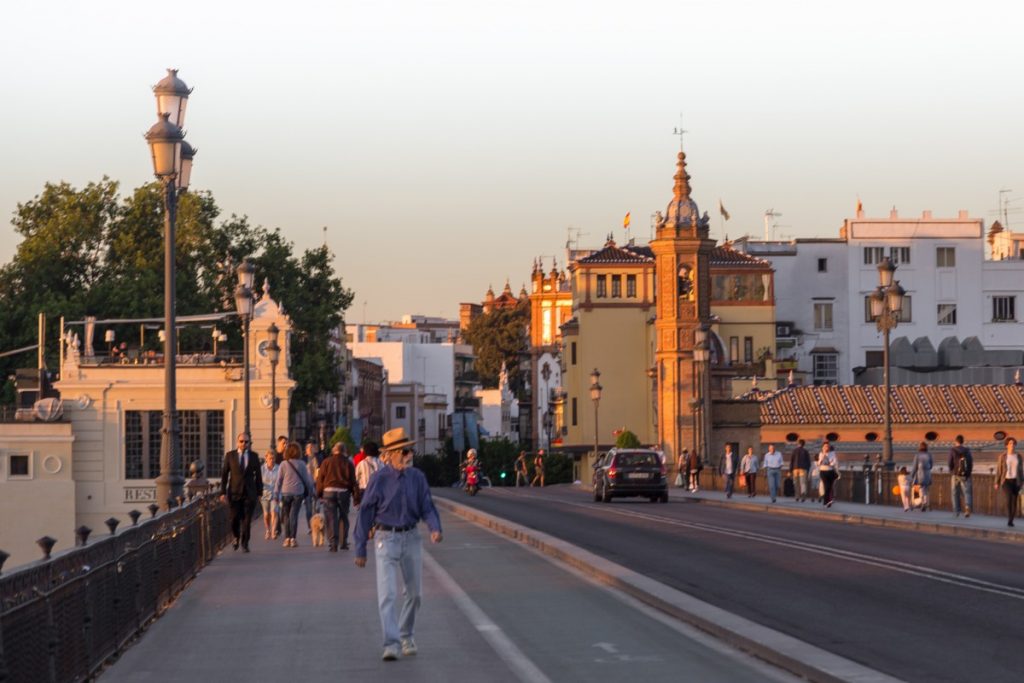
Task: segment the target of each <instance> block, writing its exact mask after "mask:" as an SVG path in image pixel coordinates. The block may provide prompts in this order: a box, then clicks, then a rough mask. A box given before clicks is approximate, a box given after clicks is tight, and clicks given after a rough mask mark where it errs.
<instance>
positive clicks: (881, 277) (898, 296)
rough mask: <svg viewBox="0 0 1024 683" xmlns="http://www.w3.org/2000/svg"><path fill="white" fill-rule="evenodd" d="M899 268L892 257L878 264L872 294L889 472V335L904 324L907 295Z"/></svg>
mask: <svg viewBox="0 0 1024 683" xmlns="http://www.w3.org/2000/svg"><path fill="white" fill-rule="evenodd" d="M895 272H896V264H895V263H893V262H892V261H891V260H890V259H889V257H888V256H886V257H885V258H883V259H882V262H881V263H879V264H878V288H877V289H875V291H874V292H873V293H872V294H871V317H872V318H874V319H875V324H876V325H877V326H878V331H879V332H881V333H882V344H883V346H882V365H883V366H884V367H883V370H882V373H883V382H884V384H885V440H884V441H883V442H882V457H883V459H884V460H885V467H886V469H889V470H891V469H893V468H894V467H895V463H894V461H893V452H892V380H891V379H890V377H889V332H890V331H892V330H893V329H894V328H895V327H896V326H897V325H898V324H899V322H900V315H901V313H902V311H903V296H904V295H905V294H906V293H907V292H906V290H905V289H903V288H902V287H900V281H899V280H893V279H892V278H893V274H894V273H895Z"/></svg>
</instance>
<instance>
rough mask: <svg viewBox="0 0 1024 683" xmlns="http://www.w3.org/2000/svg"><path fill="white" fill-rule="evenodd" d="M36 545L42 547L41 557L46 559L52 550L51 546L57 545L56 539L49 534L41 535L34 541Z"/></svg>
mask: <svg viewBox="0 0 1024 683" xmlns="http://www.w3.org/2000/svg"><path fill="white" fill-rule="evenodd" d="M36 545H38V546H39V547H40V548H41V549H42V551H43V559H44V560H48V559H50V552H51V551H53V546H55V545H57V539H56V538H51V537H50V536H43V537H42V538H40V539H39V540H37V541H36Z"/></svg>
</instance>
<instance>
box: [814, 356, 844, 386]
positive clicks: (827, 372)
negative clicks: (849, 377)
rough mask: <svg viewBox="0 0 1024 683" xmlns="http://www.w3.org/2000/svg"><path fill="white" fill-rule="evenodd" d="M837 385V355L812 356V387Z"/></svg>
mask: <svg viewBox="0 0 1024 683" xmlns="http://www.w3.org/2000/svg"><path fill="white" fill-rule="evenodd" d="M825 384H839V354H837V353H816V354H814V385H815V386H821V385H825Z"/></svg>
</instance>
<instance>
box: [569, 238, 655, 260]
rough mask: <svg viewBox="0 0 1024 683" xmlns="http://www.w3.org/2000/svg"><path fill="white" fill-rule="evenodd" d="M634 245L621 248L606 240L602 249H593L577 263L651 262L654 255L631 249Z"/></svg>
mask: <svg viewBox="0 0 1024 683" xmlns="http://www.w3.org/2000/svg"><path fill="white" fill-rule="evenodd" d="M634 249H635V247H631V248H630V249H623V248H621V247H617V246H615V242H608V243H607V244H605V245H604V249H601V250H600V251H595V252H594V253H593V254H591V255H590V256H587V257H585V258H581V259H580V260H579V263H583V264H587V265H592V264H604V263H653V261H654V257H653V255H652V256H644V255H641V254H638V253H636V252H635V251H633V250H634Z"/></svg>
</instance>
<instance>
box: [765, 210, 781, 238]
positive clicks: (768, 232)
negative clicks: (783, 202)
mask: <svg viewBox="0 0 1024 683" xmlns="http://www.w3.org/2000/svg"><path fill="white" fill-rule="evenodd" d="M781 215H782V214H781V213H778V212H777V211H775V209H768V210H767V211H765V212H764V241H765V242H767V241H769V240H771V238H772V227H773V225H772V219H773V218H778V217H779V216H781Z"/></svg>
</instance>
